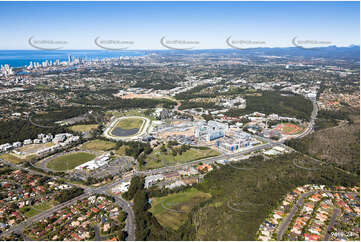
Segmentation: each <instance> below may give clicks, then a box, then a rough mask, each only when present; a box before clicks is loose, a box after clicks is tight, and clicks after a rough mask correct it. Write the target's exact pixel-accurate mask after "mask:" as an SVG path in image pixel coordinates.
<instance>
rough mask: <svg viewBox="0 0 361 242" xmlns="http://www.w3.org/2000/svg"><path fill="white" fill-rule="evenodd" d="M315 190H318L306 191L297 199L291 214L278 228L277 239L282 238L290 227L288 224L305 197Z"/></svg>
mask: <svg viewBox="0 0 361 242" xmlns="http://www.w3.org/2000/svg"><path fill="white" fill-rule="evenodd" d="M315 192H316V191H311V192H307V193H304V194H302V195H301V197H300V198H299V199H298V201H297V204H296V205H295V206H293V208H292V210H291V212H290V214H289V215H288V216H287V217H286V219H285V221H284V222H283V223H282V224H281V226H280V229H279V230H278V233H277V240H282V237H283V234H284V232H285V230H286V229H287V228H288V225H289V224H290V222H291V220H292V218H293V216H294V215H295V213H296V212H297V210H298V208H299V207H301V206H302V204H303V201H304V199H305V198H306V197H308V196H310V195H312V194H313V193H315Z"/></svg>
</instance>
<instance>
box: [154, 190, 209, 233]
mask: <svg viewBox="0 0 361 242" xmlns="http://www.w3.org/2000/svg"><path fill="white" fill-rule="evenodd" d="M210 197H211V195H210V194H209V193H204V192H201V191H198V190H197V189H195V188H191V189H189V190H187V191H184V192H180V193H174V194H169V195H167V196H164V197H154V198H152V207H151V209H150V212H151V213H153V215H154V216H155V217H156V218H157V220H158V222H159V223H160V224H161V225H162V226H163V227H170V228H172V229H175V230H176V229H178V228H179V227H180V226H181V225H182V224H183V223H184V222H185V220H186V219H187V216H188V213H189V212H190V211H191V209H192V208H193V207H194V206H196V205H197V204H199V203H201V202H203V201H205V200H207V199H209V198H210Z"/></svg>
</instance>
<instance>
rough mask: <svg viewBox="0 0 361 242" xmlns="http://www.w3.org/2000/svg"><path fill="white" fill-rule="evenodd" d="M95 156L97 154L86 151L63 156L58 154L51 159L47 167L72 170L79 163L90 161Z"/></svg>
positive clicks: (56, 169) (57, 169) (55, 169)
mask: <svg viewBox="0 0 361 242" xmlns="http://www.w3.org/2000/svg"><path fill="white" fill-rule="evenodd" d="M94 158H95V155H93V154H90V153H86V152H78V153H72V154H66V155H63V156H58V157H56V158H55V159H54V160H51V161H49V163H48V164H47V168H49V169H51V170H54V171H66V170H71V169H74V168H75V167H77V166H78V165H81V164H83V163H85V162H88V161H90V160H92V159H94Z"/></svg>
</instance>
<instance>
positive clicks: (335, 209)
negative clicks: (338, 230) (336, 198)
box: [324, 208, 341, 241]
mask: <svg viewBox="0 0 361 242" xmlns="http://www.w3.org/2000/svg"><path fill="white" fill-rule="evenodd" d="M339 213H341V210H340V209H339V208H334V209H333V214H332V217H331V220H330V224H329V225H328V227H327V230H326V234H325V238H324V241H327V240H328V237H330V230H331V228H332V227H333V225H334V224H335V222H336V218H337V215H338V214H339Z"/></svg>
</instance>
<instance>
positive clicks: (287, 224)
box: [277, 190, 359, 241]
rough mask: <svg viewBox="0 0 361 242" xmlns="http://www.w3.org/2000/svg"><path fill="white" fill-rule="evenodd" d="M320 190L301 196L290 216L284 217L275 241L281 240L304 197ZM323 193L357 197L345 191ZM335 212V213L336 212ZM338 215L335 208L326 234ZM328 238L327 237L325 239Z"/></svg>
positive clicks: (338, 211)
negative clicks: (345, 194) (346, 194)
mask: <svg viewBox="0 0 361 242" xmlns="http://www.w3.org/2000/svg"><path fill="white" fill-rule="evenodd" d="M319 191H320V190H314V191H310V192H307V193H304V194H302V195H301V197H300V198H299V199H298V201H297V204H296V205H295V206H293V208H292V210H291V212H290V214H289V215H288V216H287V217H286V219H285V220H284V222H283V223H282V224H281V226H280V229H279V230H278V233H277V240H282V237H283V234H284V232H285V230H286V229H287V228H288V226H289V224H290V222H291V220H292V218H293V216H294V215H295V213H296V211H297V210H298V208H301V205H302V204H303V201H304V199H305V198H306V197H308V196H310V195H312V194H313V193H316V192H319ZM323 192H332V193H334V192H337V193H349V194H352V195H354V196H356V195H359V194H358V193H354V192H346V191H331V190H323ZM336 210H337V211H336ZM339 213H340V210H339V209H338V208H335V209H334V211H333V215H332V218H331V221H330V225H329V226H328V228H327V232H328V231H329V230H330V229H331V228H332V226H333V224H334V223H335V220H336V217H337V215H338V214H339ZM327 232H326V235H325V239H324V240H325V241H327V239H326V236H327ZM327 238H328V237H327Z"/></svg>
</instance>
